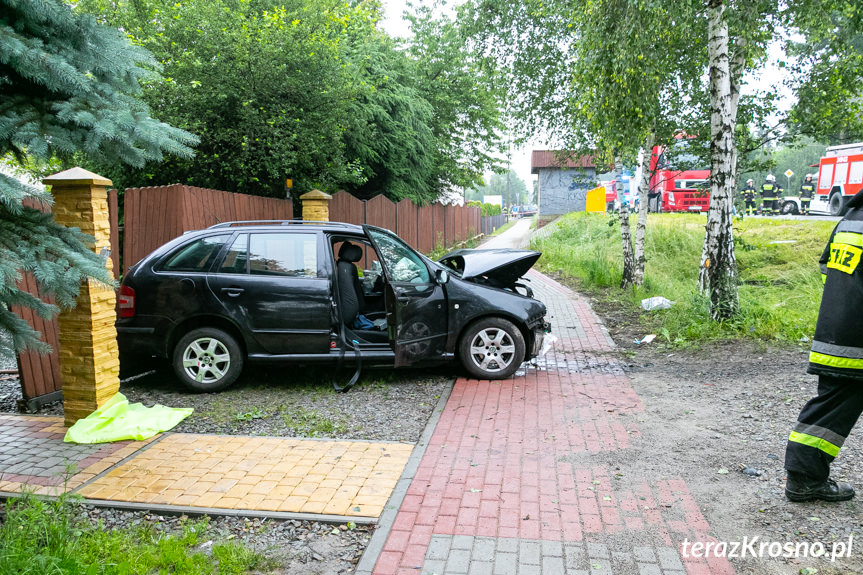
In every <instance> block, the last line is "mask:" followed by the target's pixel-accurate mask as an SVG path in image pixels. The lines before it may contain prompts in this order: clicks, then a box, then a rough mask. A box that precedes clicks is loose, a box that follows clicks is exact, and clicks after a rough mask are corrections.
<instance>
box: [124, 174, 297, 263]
mask: <svg viewBox="0 0 863 575" xmlns="http://www.w3.org/2000/svg"><path fill="white" fill-rule="evenodd" d="M123 199H124V201H123V216H124V218H123V223H124V226H123V240H122V241H123V272H124V273H125V272H126V271H127V270H128V269H129V267H130V266H132V265H133V264H135V263H137V262H138V261H140V260H141V258H143V257H144V256H146V255H147V254H149V253H150V252H152V251H153V250H154V249H156V248H157V247H159V246H161V245H162V244H164V243H166V242H169V241H170V240H172V239H174V238H176V237H178V236H180V235H182V234H183V232H186V231H189V230H200V229H203V228H206V227H209V226H212V225H215V224H218V223H221V222H230V221H236V220H289V219H291V218H293V215H294V207H293V203H292V202H291V200H280V199H277V198H262V197H260V196H249V195H245V194H234V193H231V192H221V191H219V190H208V189H205V188H196V187H193V186H184V185H181V184H174V185H171V186H155V187H147V188H126V191H125V192H124V194H123Z"/></svg>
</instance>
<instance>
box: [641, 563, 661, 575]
mask: <svg viewBox="0 0 863 575" xmlns="http://www.w3.org/2000/svg"><path fill="white" fill-rule="evenodd" d="M638 575H662V571H661V570H660V569H659V565H654V564H653V563H639V564H638Z"/></svg>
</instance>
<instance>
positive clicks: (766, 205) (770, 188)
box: [761, 174, 779, 216]
mask: <svg viewBox="0 0 863 575" xmlns="http://www.w3.org/2000/svg"><path fill="white" fill-rule="evenodd" d="M778 203H779V202H778V201H777V200H776V176H774V175H773V174H767V177H766V178H764V183H763V184H761V215H762V216H772V215H773V214H774V209H775V207H776V204H778Z"/></svg>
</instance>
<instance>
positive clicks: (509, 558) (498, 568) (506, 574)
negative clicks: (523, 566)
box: [494, 552, 518, 575]
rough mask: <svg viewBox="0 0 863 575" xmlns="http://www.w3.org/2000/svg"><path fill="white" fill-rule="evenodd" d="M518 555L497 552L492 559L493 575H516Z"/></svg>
mask: <svg viewBox="0 0 863 575" xmlns="http://www.w3.org/2000/svg"><path fill="white" fill-rule="evenodd" d="M517 571H518V555H516V554H515V553H501V552H498V553H497V555H495V558H494V575H516V573H517Z"/></svg>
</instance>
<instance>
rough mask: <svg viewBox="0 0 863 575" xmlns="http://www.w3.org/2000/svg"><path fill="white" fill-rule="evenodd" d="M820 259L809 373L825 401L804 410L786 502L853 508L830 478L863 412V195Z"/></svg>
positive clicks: (791, 444) (789, 460)
mask: <svg viewBox="0 0 863 575" xmlns="http://www.w3.org/2000/svg"><path fill="white" fill-rule="evenodd" d="M847 210H848V211H847V212H846V214H845V217H844V218H843V219H842V221H840V222H839V223H838V224H837V225H836V227H835V228H834V229H833V233H832V234H831V235H830V241H829V242H828V243H827V247H826V248H824V253H823V254H822V255H821V274H822V277H823V278H824V293H823V295H822V297H821V309H820V310H819V311H818V323H817V324H816V326H815V337H813V338H812V350H811V351H810V352H809V368H808V369H807V370H806V371H807V372H808V373H811V374H814V375H817V376H818V395H816V396H815V397H813V398H812V399H810V400H809V402H808V403H806V405H805V406H803V410H802V411H801V412H800V415H799V416H798V417H797V425H795V426H794V430H793V431H792V432H791V435H790V436H789V437H788V445H787V447H786V449H785V469H786V470H787V471H788V481H787V483H786V484H785V496H786V497H788V499H790V500H791V501H810V500H813V499H820V500H822V501H847V500H848V499H851V498H852V497H854V488H853V487H851V485H849V484H848V483H837V482H836V481H834V480H832V479H830V464H831V463H832V462H833V460H834V459H835V458H836V456H837V455H839V450H840V449H841V448H842V444H843V443H844V442H845V438H846V437H848V434H849V433H851V429H852V428H853V427H854V424H855V423H857V419H858V418H859V417H860V414H861V413H863V329H861V328H860V318H861V317H863V267H861V265H860V255H861V252H863V191H860V192H858V193H857V195H855V196H854V197H853V198H851V201H850V202H848V204H847Z"/></svg>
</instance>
